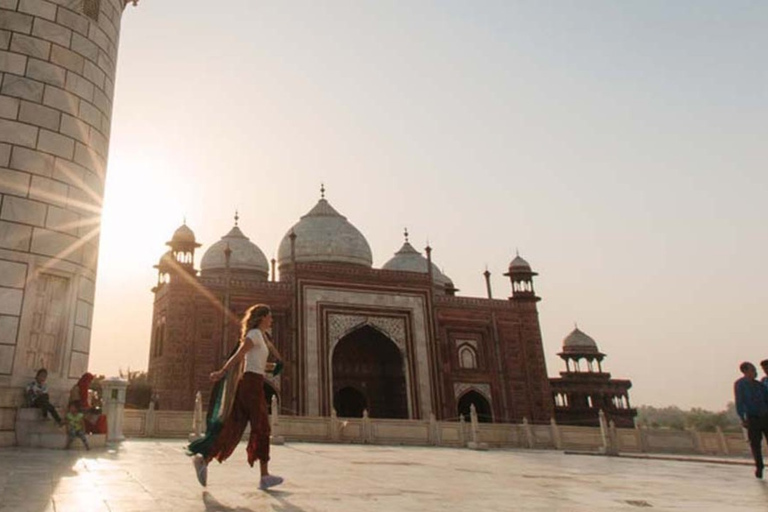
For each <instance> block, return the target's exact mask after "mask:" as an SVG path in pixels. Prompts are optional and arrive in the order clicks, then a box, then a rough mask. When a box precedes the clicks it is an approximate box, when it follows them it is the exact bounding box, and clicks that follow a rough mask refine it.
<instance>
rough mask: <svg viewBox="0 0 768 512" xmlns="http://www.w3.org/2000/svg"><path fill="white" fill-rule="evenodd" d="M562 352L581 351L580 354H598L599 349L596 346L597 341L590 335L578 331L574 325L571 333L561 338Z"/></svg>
mask: <svg viewBox="0 0 768 512" xmlns="http://www.w3.org/2000/svg"><path fill="white" fill-rule="evenodd" d="M563 352H565V353H574V352H576V353H581V354H592V353H593V354H598V353H599V352H600V351H599V350H598V348H597V343H595V340H593V339H592V338H591V337H590V336H588V335H586V334H585V333H584V332H582V331H580V330H579V328H578V327H576V328H575V329H574V330H573V332H571V334H569V335H568V336H566V337H565V339H564V340H563Z"/></svg>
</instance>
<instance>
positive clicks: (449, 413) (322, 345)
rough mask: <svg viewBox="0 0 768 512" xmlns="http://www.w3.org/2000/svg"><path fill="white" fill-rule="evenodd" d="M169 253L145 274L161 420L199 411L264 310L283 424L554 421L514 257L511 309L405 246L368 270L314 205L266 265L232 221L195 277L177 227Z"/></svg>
mask: <svg viewBox="0 0 768 512" xmlns="http://www.w3.org/2000/svg"><path fill="white" fill-rule="evenodd" d="M167 245H168V246H169V250H168V252H167V253H166V254H164V255H163V257H162V258H161V259H160V262H159V263H158V265H157V266H156V267H157V269H158V283H157V285H156V287H155V288H154V289H153V292H154V296H155V302H154V311H153V319H152V338H151V344H150V357H149V380H150V384H151V385H152V388H153V393H154V394H155V397H156V399H157V400H158V402H159V405H160V407H161V408H163V409H172V410H190V409H192V408H193V406H194V400H195V394H196V393H197V392H198V391H200V392H201V393H202V394H203V400H204V403H207V398H208V397H207V393H208V391H209V390H210V387H211V386H210V381H209V379H208V375H209V374H210V372H211V371H213V370H214V369H216V368H218V367H220V366H221V364H222V362H223V361H224V360H225V358H226V356H227V355H228V354H229V353H230V352H231V350H232V349H233V347H234V346H235V345H236V344H237V343H238V340H239V336H240V326H239V321H240V319H241V318H242V315H243V313H244V312H245V310H246V309H247V308H248V307H249V306H251V305H253V304H256V303H265V304H269V305H270V306H271V308H272V311H273V317H274V324H273V328H272V329H273V332H272V334H273V338H274V340H275V343H276V345H277V348H278V350H279V351H280V352H281V354H282V355H283V358H284V360H285V362H286V366H285V369H284V371H283V373H281V374H280V375H279V376H277V377H268V379H267V380H268V383H267V385H266V386H267V393H268V395H271V394H274V395H276V396H277V397H278V401H279V403H280V409H281V412H282V413H284V414H293V415H299V416H329V415H331V413H332V411H333V410H335V411H336V414H337V415H338V416H341V417H359V416H361V415H362V414H363V411H364V410H366V411H368V414H369V416H370V417H372V418H409V419H426V418H429V416H430V414H434V415H435V417H436V418H437V419H441V420H451V419H458V417H459V415H460V414H464V415H467V414H468V413H469V410H470V406H471V405H472V404H474V405H475V407H476V410H477V412H478V416H479V419H480V421H487V422H508V423H515V422H521V421H523V419H524V418H527V419H528V420H529V421H531V422H537V423H538V422H549V421H550V419H551V418H552V417H554V414H555V395H554V394H553V391H552V386H551V384H550V379H549V378H548V376H547V369H546V363H545V356H544V350H543V344H542V336H541V328H540V326H539V318H538V310H537V303H538V301H539V300H540V299H539V297H537V296H536V294H535V292H534V287H533V279H534V277H535V276H536V275H537V274H536V273H535V272H534V271H533V270H532V269H531V266H530V265H529V264H528V263H527V262H526V261H525V260H524V259H523V258H521V257H520V256H519V255H517V256H516V257H514V258H513V259H512V261H511V262H510V264H509V268H508V272H507V273H506V274H505V275H506V276H508V277H509V278H510V284H511V296H510V297H509V298H508V299H507V298H505V299H493V298H490V286H489V288H488V289H489V293H488V295H489V297H486V298H479V297H462V296H459V295H457V293H456V292H457V291H458V290H457V289H456V288H455V286H454V283H453V281H452V280H451V279H450V278H449V277H448V276H446V275H445V274H444V273H443V272H442V271H441V270H440V269H439V267H438V266H437V265H436V264H435V263H433V262H432V257H431V249H430V248H429V247H427V248H426V249H425V253H426V255H424V254H422V253H420V252H419V251H418V250H416V248H414V247H413V246H412V245H411V243H410V242H409V240H408V236H407V233H406V237H405V241H404V243H403V245H402V247H400V249H399V250H398V251H397V252H395V254H394V256H393V257H392V258H391V259H390V260H389V261H387V262H386V263H385V264H384V265H382V266H381V268H374V267H373V258H372V254H371V249H370V246H369V245H368V242H367V241H366V239H365V237H364V236H363V234H362V233H360V231H359V230H358V229H357V228H355V226H354V225H352V223H350V222H349V221H348V220H347V218H346V217H344V216H343V215H341V214H340V213H339V212H338V211H337V210H336V209H334V208H333V206H331V204H330V203H329V202H328V200H326V199H325V198H324V197H321V199H320V200H319V201H318V202H317V204H316V205H315V206H314V207H313V208H311V209H310V210H309V212H308V213H306V214H305V215H304V216H302V217H301V218H300V219H299V221H298V222H297V223H296V224H295V225H294V226H292V227H291V228H290V229H288V230H287V232H286V234H285V236H284V237H283V239H282V241H281V242H280V245H279V248H278V251H277V258H276V260H275V259H273V260H272V261H271V262H270V261H268V260H267V258H266V257H265V256H264V253H263V251H262V250H261V249H260V248H259V247H258V246H257V245H256V244H254V243H253V242H252V241H251V240H250V239H249V238H248V237H247V236H246V235H245V234H244V233H243V232H242V231H241V229H240V227H239V226H238V222H237V217H235V225H234V226H233V227H232V229H231V230H230V231H229V232H228V233H227V234H225V235H224V236H223V237H222V238H221V240H219V241H217V242H216V243H214V244H213V245H211V246H210V247H208V248H207V249H206V250H205V253H204V254H203V257H202V259H201V261H200V269H196V268H194V261H195V251H196V250H197V249H198V248H199V247H200V244H199V243H198V242H197V240H196V239H195V236H194V233H193V232H192V230H191V229H190V228H189V227H188V226H186V225H183V226H181V227H180V228H178V229H177V230H176V232H175V233H174V234H173V237H172V238H171V240H170V241H169V242H168V243H167ZM276 276H279V278H277V277H276ZM488 278H489V274H488V273H487V272H486V280H488ZM561 408H562V407H561ZM595 415H596V411H595Z"/></svg>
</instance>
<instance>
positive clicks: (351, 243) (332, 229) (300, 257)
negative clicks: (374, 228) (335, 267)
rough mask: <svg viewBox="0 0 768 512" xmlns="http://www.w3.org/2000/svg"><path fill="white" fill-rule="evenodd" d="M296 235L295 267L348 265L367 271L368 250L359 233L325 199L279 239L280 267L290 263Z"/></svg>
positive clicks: (370, 258) (370, 263)
mask: <svg viewBox="0 0 768 512" xmlns="http://www.w3.org/2000/svg"><path fill="white" fill-rule="evenodd" d="M292 232H293V233H295V234H296V248H295V250H296V261H297V262H299V263H309V262H330V263H349V264H353V265H362V266H364V267H368V268H370V267H371V265H373V256H371V247H370V246H369V245H368V241H367V240H366V239H365V237H364V236H363V234H362V233H360V231H358V229H357V228H356V227H355V226H353V225H352V224H351V223H350V222H349V221H348V220H347V218H346V217H344V216H343V215H341V214H340V213H339V212H337V211H336V210H335V209H334V208H333V206H331V205H330V203H328V201H327V200H326V199H325V198H321V199H320V200H319V201H318V202H317V204H316V205H315V207H314V208H312V209H311V210H310V211H309V212H308V213H307V214H306V215H304V216H303V217H301V220H299V222H297V223H296V224H295V225H294V226H293V227H292V228H291V229H289V230H288V232H287V233H286V234H285V236H284V237H283V240H282V241H281V242H280V247H279V248H278V250H277V261H278V263H279V264H280V265H286V264H290V263H291V233H292Z"/></svg>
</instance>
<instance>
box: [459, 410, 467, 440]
mask: <svg viewBox="0 0 768 512" xmlns="http://www.w3.org/2000/svg"><path fill="white" fill-rule="evenodd" d="M464 425H465V424H464V415H463V414H459V442H460V443H461V445H462V446H464V443H465V441H466V440H467V435H466V432H465V431H464Z"/></svg>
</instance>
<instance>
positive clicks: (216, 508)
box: [203, 490, 306, 512]
mask: <svg viewBox="0 0 768 512" xmlns="http://www.w3.org/2000/svg"><path fill="white" fill-rule="evenodd" d="M262 492H264V493H266V494H268V495H269V496H271V497H272V498H274V499H276V500H277V501H278V502H279V504H277V505H275V504H274V503H270V504H268V505H269V506H270V507H271V508H272V510H274V511H276V512H306V511H305V510H304V509H303V508H301V507H297V506H296V505H293V504H292V503H290V502H289V501H288V499H287V498H288V496H290V495H291V493H289V492H285V491H274V490H273V491H262ZM203 504H204V505H205V510H206V512H256V511H254V509H252V508H246V507H230V506H228V505H225V504H224V503H221V502H220V501H218V500H217V499H216V498H214V497H213V495H212V494H211V493H210V492H208V491H203ZM264 505H267V503H264Z"/></svg>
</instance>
